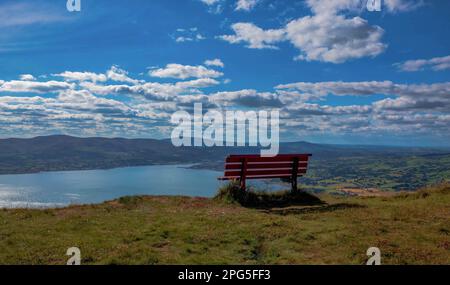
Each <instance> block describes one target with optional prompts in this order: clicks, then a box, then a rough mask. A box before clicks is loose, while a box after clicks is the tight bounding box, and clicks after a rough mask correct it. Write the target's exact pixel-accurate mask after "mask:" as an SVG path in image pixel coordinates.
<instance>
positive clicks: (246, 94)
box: [209, 89, 282, 108]
mask: <svg viewBox="0 0 450 285" xmlns="http://www.w3.org/2000/svg"><path fill="white" fill-rule="evenodd" d="M209 98H210V101H211V102H213V103H215V104H217V105H220V106H236V105H237V106H245V107H253V108H257V107H281V106H282V103H281V101H280V100H279V98H278V95H277V94H275V93H270V92H258V91H256V90H253V89H244V90H239V91H225V92H218V93H214V94H211V95H210V96H209Z"/></svg>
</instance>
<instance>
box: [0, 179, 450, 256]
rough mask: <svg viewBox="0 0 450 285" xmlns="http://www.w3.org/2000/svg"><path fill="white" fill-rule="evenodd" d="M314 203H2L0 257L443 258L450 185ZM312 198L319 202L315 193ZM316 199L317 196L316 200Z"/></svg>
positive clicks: (449, 245) (447, 249) (449, 252)
mask: <svg viewBox="0 0 450 285" xmlns="http://www.w3.org/2000/svg"><path fill="white" fill-rule="evenodd" d="M320 199H321V200H322V202H323V203H322V204H320V203H310V201H308V200H305V201H304V202H302V201H300V200H298V201H297V200H295V201H294V200H293V201H292V202H291V203H290V204H285V205H281V204H280V205H278V206H274V205H272V206H271V205H270V204H267V203H262V204H260V207H258V208H252V207H251V206H247V207H244V206H241V205H239V204H236V203H231V202H229V201H226V199H204V198H185V197H126V198H122V199H119V200H116V201H111V202H106V203H103V204H100V205H90V206H73V207H68V208H64V209H49V210H0V248H1V251H0V264H65V263H66V260H67V258H68V257H67V256H65V253H66V250H67V249H68V248H69V247H74V246H76V247H79V248H80V249H81V254H82V263H83V264H364V263H365V262H366V259H367V256H366V250H367V249H368V248H369V247H373V246H375V247H379V248H380V249H381V252H382V263H383V264H450V238H449V234H450V219H449V216H450V206H449V205H450V186H449V185H443V186H437V187H434V188H433V189H427V190H422V191H419V192H416V193H412V194H399V195H397V196H392V197H378V198H357V197H336V196H328V195H326V196H320ZM316 202H317V201H316ZM319 202H320V201H319Z"/></svg>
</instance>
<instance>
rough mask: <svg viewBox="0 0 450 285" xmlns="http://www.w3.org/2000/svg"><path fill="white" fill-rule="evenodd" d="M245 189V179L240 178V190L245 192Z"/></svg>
mask: <svg viewBox="0 0 450 285" xmlns="http://www.w3.org/2000/svg"><path fill="white" fill-rule="evenodd" d="M246 188H247V184H246V181H245V178H241V190H242V191H245V189H246Z"/></svg>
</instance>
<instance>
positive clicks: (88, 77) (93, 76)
mask: <svg viewBox="0 0 450 285" xmlns="http://www.w3.org/2000/svg"><path fill="white" fill-rule="evenodd" d="M53 76H56V77H62V78H64V80H67V81H93V82H97V81H100V82H104V81H106V80H108V78H107V77H106V75H104V74H98V73H94V72H78V71H75V72H74V71H64V72H63V73H58V74H53Z"/></svg>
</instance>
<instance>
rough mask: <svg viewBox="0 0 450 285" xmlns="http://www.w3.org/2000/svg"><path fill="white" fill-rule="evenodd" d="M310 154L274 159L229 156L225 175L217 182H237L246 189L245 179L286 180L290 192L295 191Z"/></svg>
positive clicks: (304, 172)
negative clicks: (289, 183)
mask: <svg viewBox="0 0 450 285" xmlns="http://www.w3.org/2000/svg"><path fill="white" fill-rule="evenodd" d="M311 156H312V155H311V154H281V155H278V156H275V157H261V156H259V155H230V156H228V157H227V160H226V164H225V175H224V176H223V177H219V180H239V181H240V183H241V189H242V190H245V189H246V180H247V179H271V178H288V179H290V181H291V184H292V190H293V191H296V190H297V178H298V177H301V176H303V175H305V174H306V171H307V169H308V161H309V158H310V157H311Z"/></svg>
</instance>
